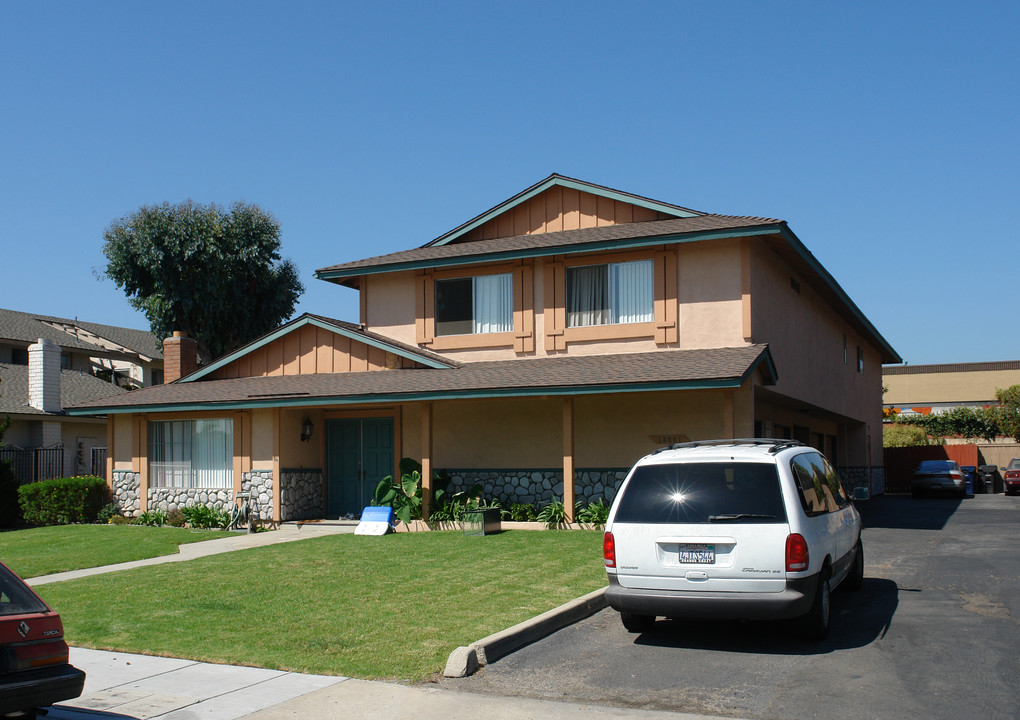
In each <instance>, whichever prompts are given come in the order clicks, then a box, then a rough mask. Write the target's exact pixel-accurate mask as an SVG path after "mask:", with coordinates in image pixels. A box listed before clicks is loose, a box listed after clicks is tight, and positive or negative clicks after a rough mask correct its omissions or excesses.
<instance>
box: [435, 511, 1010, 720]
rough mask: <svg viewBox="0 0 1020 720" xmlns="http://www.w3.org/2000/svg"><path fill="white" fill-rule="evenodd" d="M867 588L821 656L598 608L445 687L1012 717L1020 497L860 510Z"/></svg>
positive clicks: (704, 708) (561, 696)
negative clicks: (634, 621) (633, 621)
mask: <svg viewBox="0 0 1020 720" xmlns="http://www.w3.org/2000/svg"><path fill="white" fill-rule="evenodd" d="M862 514H864V516H865V530H864V547H865V578H866V579H865V582H864V587H863V588H862V590H861V591H860V592H859V593H857V594H848V593H837V594H835V595H834V596H833V629H832V632H831V634H830V637H829V638H828V639H827V640H826V641H825V642H824V643H821V644H812V643H809V642H806V641H803V640H800V639H798V638H797V636H796V633H795V632H794V628H792V627H791V626H790V625H789V624H776V623H771V624H770V623H723V622H701V623H677V622H669V621H664V620H660V621H659V622H658V623H657V624H656V628H655V630H654V631H653V632H649V633H644V634H640V635H631V634H629V633H627V632H626V631H625V630H624V629H623V627H622V626H621V624H620V622H619V616H618V615H617V614H616V613H615V612H614V611H612V610H604V611H602V612H600V613H598V614H596V615H595V616H593V617H591V618H588V619H587V620H584V621H582V622H580V623H577V624H575V625H573V626H570V627H568V628H564V629H563V630H561V631H559V632H557V633H555V634H553V635H551V636H549V637H547V638H545V639H544V640H541V641H539V642H537V643H535V644H533V645H531V646H529V647H526V648H524V649H522V650H520V651H518V652H516V653H514V654H512V655H510V656H508V657H506V658H504V659H502V660H499V661H497V662H495V663H493V664H491V665H489V666H487V667H486V668H484V669H483V670H482V671H481V672H480V673H479V674H477V675H475V676H473V677H469V678H463V679H456V680H454V679H444V680H442V681H441V684H442V685H443V686H444V687H448V688H455V689H458V690H468V691H474V692H481V693H494V694H499V695H518V696H525V697H533V698H543V699H558V700H570V701H574V702H586V703H596V704H604V705H616V706H620V707H633V708H647V709H655V710H670V711H676V712H689V713H704V714H709V715H722V716H734V715H736V716H741V717H747V718H784V719H785V718H840V719H841V720H842V719H843V718H846V717H847V716H848V714H849V715H850V716H852V717H860V718H904V717H925V718H946V719H947V720H949V719H952V720H957V719H958V718H960V717H981V718H1016V717H1017V716H1018V712H1020V711H1018V708H1020V693H1018V690H1017V678H1018V677H1020V661H1018V660H1020V650H1018V648H1020V627H1018V620H1020V498H1016V497H1004V496H1003V495H990V496H989V495H979V496H976V497H974V498H970V499H966V500H962V501H960V500H950V499H923V500H912V499H910V498H906V497H879V498H875V499H873V500H870V501H868V502H867V503H863V504H862Z"/></svg>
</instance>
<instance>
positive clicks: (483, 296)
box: [73, 175, 900, 521]
mask: <svg viewBox="0 0 1020 720" xmlns="http://www.w3.org/2000/svg"><path fill="white" fill-rule="evenodd" d="M316 277H318V278H319V279H321V280H324V281H327V282H333V283H336V284H338V285H342V286H344V287H347V288H351V289H354V290H356V291H357V292H358V293H359V295H360V308H361V310H360V314H361V317H360V319H359V322H358V323H357V324H354V323H349V322H343V321H339V320H334V319H331V318H327V317H322V316H318V315H310V314H309V315H303V316H301V317H299V318H297V319H295V320H293V321H291V322H289V323H287V324H286V325H284V326H282V327H280V328H279V329H277V330H276V331H275V332H273V333H270V334H269V335H267V336H265V337H263V338H261V339H259V340H257V341H255V342H253V343H251V344H249V345H248V346H246V347H243V348H240V349H238V350H236V351H235V352H233V353H230V354H229V355H227V356H225V357H222V358H220V359H219V360H217V361H215V362H213V363H211V364H209V365H207V366H205V367H202V368H200V369H198V370H196V371H195V372H192V373H190V374H189V375H187V376H185V377H183V378H180V379H177V380H176V381H174V382H170V381H171V380H174V378H173V377H172V376H171V375H170V370H169V368H170V367H172V366H182V367H185V368H186V367H189V365H188V362H189V358H190V357H191V353H192V352H194V350H193V342H191V341H189V340H188V339H187V338H174V339H170V340H168V342H167V344H166V346H165V357H166V367H167V368H168V371H167V372H168V377H167V381H168V384H166V385H163V386H161V387H155V388H147V389H144V390H139V391H136V392H132V393H130V394H128V395H126V396H124V397H122V398H115V399H109V400H100V401H96V402H92V403H89V404H87V405H82V406H81V407H80V408H77V409H75V410H74V411H73V412H97V411H99V410H101V411H102V412H105V413H108V415H109V418H110V422H109V441H108V444H109V447H110V459H109V463H110V477H111V478H112V484H113V487H114V489H115V491H116V492H117V497H118V498H119V502H121V503H122V505H123V506H124V508H125V509H126V510H128V511H133V512H138V511H140V510H144V509H146V508H147V507H152V506H156V505H158V506H166V505H168V504H171V503H173V504H181V503H185V502H214V503H222V502H227V501H229V498H230V495H231V493H233V492H236V491H238V490H241V489H248V488H249V487H251V488H252V489H253V490H255V492H256V493H257V494H258V495H259V497H260V505H259V508H260V513H261V514H262V516H263V518H265V519H266V520H271V521H281V520H290V519H299V518H308V517H321V516H337V515H342V514H347V513H351V514H356V513H358V512H359V511H360V510H361V508H362V507H364V506H365V505H367V504H368V502H369V499H370V497H371V495H372V491H373V490H374V488H375V486H376V484H377V483H378V482H379V480H380V479H381V478H382V477H383V476H385V475H388V474H391V473H394V472H396V465H397V463H398V461H399V459H400V458H401V457H411V458H414V459H417V460H420V461H421V463H422V465H423V468H424V469H425V472H424V473H423V474H424V476H425V477H426V478H428V477H431V471H432V470H439V469H442V470H446V471H448V472H449V473H450V474H451V475H452V476H453V477H454V481H455V482H456V483H459V484H460V485H462V486H467V485H471V484H474V483H475V482H478V483H480V484H481V485H483V487H484V488H485V492H486V494H487V495H488V496H489V497H492V498H498V499H500V500H501V501H502V502H503V503H504V504H506V503H511V502H529V503H535V504H539V505H541V504H543V503H545V502H548V501H550V500H553V499H562V500H563V501H564V502H565V504H566V506H567V507H568V508H571V507H573V505H574V503H575V502H576V501H582V500H583V501H590V500H592V499H595V498H596V497H606V498H607V499H611V498H612V496H613V494H614V493H615V490H616V487H617V486H618V484H619V482H620V480H621V479H622V478H623V476H624V474H625V472H626V471H627V469H628V468H629V467H630V466H631V465H632V464H633V463H634V461H635V460H637V459H638V458H639V457H641V456H642V455H644V454H646V453H648V452H651V451H653V450H655V449H656V448H660V447H663V446H664V445H666V444H668V443H671V442H676V441H680V440H688V439H690V440H697V439H705V438H718V437H749V436H763V437H792V438H796V439H799V440H803V441H804V442H806V443H810V444H812V445H815V446H817V447H819V448H821V449H823V450H824V451H825V452H826V453H827V454H828V455H829V456H830V457H831V458H832V459H833V460H834V461H835V463H836V464H837V465H838V466H839V467H840V468H842V470H843V472H844V474H845V477H846V478H847V479H848V480H849V481H850V482H852V483H854V484H870V485H871V487H872V488H873V490H875V491H878V492H880V491H881V489H882V485H883V472H882V455H881V447H882V442H881V424H882V385H881V380H882V364H883V363H895V362H900V358H899V356H898V355H897V354H896V352H895V350H893V348H892V347H891V346H890V345H889V343H888V342H886V340H885V339H884V338H883V337H882V336H881V335H880V334H879V333H878V331H877V330H876V329H875V328H874V327H873V326H872V324H871V323H870V322H869V321H868V319H867V318H866V317H865V316H864V314H863V313H862V312H861V311H860V310H859V309H858V308H857V306H856V305H855V304H854V303H853V302H852V301H851V300H850V298H849V297H847V295H846V293H845V292H844V291H843V290H842V289H841V288H840V286H839V285H838V283H837V282H836V281H835V280H834V279H833V277H832V276H831V275H830V274H829V273H828V272H827V271H826V270H825V268H823V267H822V266H821V264H820V263H819V262H818V261H817V260H816V259H815V258H814V256H813V255H812V254H811V253H810V252H809V251H808V250H807V248H806V247H805V246H804V245H803V243H801V241H800V240H799V239H798V238H797V236H796V235H794V233H793V232H792V231H791V230H790V228H789V227H788V226H787V224H786V223H785V222H784V221H782V220H774V219H768V218H759V217H736V216H727V215H714V214H708V213H703V212H698V211H694V210H690V209H687V208H684V207H680V206H677V205H672V204H669V203H664V202H659V201H656V200H651V199H649V198H645V197H640V196H636V195H632V194H629V193H626V192H621V191H617V190H613V189H610V188H606V187H602V186H598V185H594V184H591V183H587V182H582V181H579V180H574V179H571V178H567V177H563V176H560V175H552V176H550V177H548V178H546V179H545V180H543V181H541V182H539V183H538V184H536V185H534V186H532V187H530V188H527V189H526V190H524V191H522V192H521V193H519V194H517V195H515V196H514V197H512V198H510V199H508V200H506V201H504V202H502V203H500V204H498V205H496V206H495V207H493V208H491V209H489V210H487V211H485V212H483V213H481V214H480V215H477V216H476V217H474V218H473V219H471V220H469V221H468V222H466V223H464V224H462V225H460V226H458V227H456V228H455V229H453V230H451V231H450V232H448V233H446V234H445V235H442V236H441V237H439V238H436V239H435V240H432V241H431V242H427V243H425V244H424V245H421V246H420V247H416V248H414V249H410V250H406V251H403V252H397V253H393V254H390V255H384V256H380V257H371V258H366V259H360V260H353V261H348V262H343V263H341V264H337V265H331V266H328V267H324V268H322V269H320V270H319V271H317V273H316ZM338 291H339V290H338ZM179 354H183V357H184V360H183V362H180V363H178V361H177V359H176V358H178V357H179ZM564 478H566V480H567V481H566V482H564Z"/></svg>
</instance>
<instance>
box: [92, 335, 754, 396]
mask: <svg viewBox="0 0 1020 720" xmlns="http://www.w3.org/2000/svg"><path fill="white" fill-rule="evenodd" d="M762 363H764V364H765V369H766V370H767V373H768V375H769V379H770V380H774V368H773V365H772V359H771V355H770V353H769V351H768V346H767V345H745V346H742V347H733V348H714V349H706V350H660V351H657V352H647V353H633V354H618V355H587V356H561V357H546V358H534V359H522V360H503V361H492V362H477V363H468V364H465V365H463V366H461V367H457V368H438V369H434V368H426V369H413V370H412V369H402V370H376V371H372V372H358V373H330V374H315V375H291V376H273V377H253V378H236V379H230V380H199V381H195V382H183V383H174V384H171V385H161V386H156V387H151V388H144V389H142V390H135V391H134V392H132V393H130V394H129V395H128V396H126V397H122V398H109V399H104V400H96V401H94V402H90V403H86V404H82V405H79V406H77V407H76V408H75V410H76V411H79V412H80V411H86V410H89V411H92V412H99V411H105V410H115V409H119V410H120V411H121V412H128V411H131V410H133V409H139V410H146V411H149V412H152V411H158V410H161V409H162V410H165V411H170V410H179V409H181V408H182V407H188V408H190V407H195V406H200V405H201V406H204V407H210V406H221V407H253V406H260V405H278V406H286V405H312V404H325V405H329V404H349V403H371V402H384V401H385V402H394V401H401V400H405V401H410V400H428V399H433V398H449V397H486V396H488V397H495V396H504V395H543V394H556V393H575V392H576V393H584V392H628V391H639V390H642V389H669V388H671V387H672V388H676V389H682V388H684V387H712V386H714V385H725V386H732V385H733V384H735V383H739V382H742V381H743V380H744V379H746V377H747V376H748V375H749V374H750V373H751V372H752V371H753V370H754V369H755V368H757V367H758V366H759V365H760V364H762Z"/></svg>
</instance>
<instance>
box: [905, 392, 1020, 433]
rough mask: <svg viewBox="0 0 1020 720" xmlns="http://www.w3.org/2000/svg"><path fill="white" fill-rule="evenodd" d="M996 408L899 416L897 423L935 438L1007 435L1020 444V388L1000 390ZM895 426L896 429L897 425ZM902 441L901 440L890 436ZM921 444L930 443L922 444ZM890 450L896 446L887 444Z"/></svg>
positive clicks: (955, 409)
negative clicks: (917, 429)
mask: <svg viewBox="0 0 1020 720" xmlns="http://www.w3.org/2000/svg"><path fill="white" fill-rule="evenodd" d="M995 398H996V399H997V400H998V401H999V404H998V405H997V406H995V407H982V408H971V407H958V408H953V409H952V410H949V411H947V412H944V413H932V414H930V415H909V416H903V415H898V416H896V418H895V423H896V424H898V425H901V426H906V425H910V426H916V427H919V428H921V429H922V430H923V431H924V433H925V434H926V435H928V436H931V437H934V438H946V437H965V438H982V439H984V440H988V441H991V440H993V439H995V438H996V437H999V436H1002V435H1006V436H1009V437H1013V438H1014V439H1016V441H1017V442H1020V385H1013V386H1012V387H1008V388H1006V389H997V390H996V391H995ZM892 427H896V425H893V426H892ZM888 437H889V438H890V439H893V438H895V440H894V441H899V439H900V437H899V436H895V435H888ZM903 437H905V435H904V436H903ZM916 444H919V445H924V444H927V443H923V442H919V443H916ZM886 447H893V446H891V445H889V444H888V443H886Z"/></svg>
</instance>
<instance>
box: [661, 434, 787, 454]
mask: <svg viewBox="0 0 1020 720" xmlns="http://www.w3.org/2000/svg"><path fill="white" fill-rule="evenodd" d="M720 445H756V446H759V445H760V446H768V448H769V453H770V454H773V455H774V454H775V453H777V452H779V451H780V450H785V449H786V448H789V447H798V446H804V443H802V442H801V441H799V440H787V439H785V438H730V439H719V440H693V441H690V442H682V443H673V444H672V445H667V446H666V447H663V448H659V449H658V450H656V451H655V452H653V453H652V454H653V455H654V454H656V453H660V452H662V451H664V450H679V449H681V448H695V447H714V446H720Z"/></svg>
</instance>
